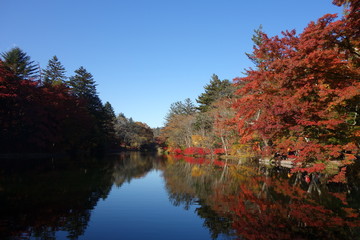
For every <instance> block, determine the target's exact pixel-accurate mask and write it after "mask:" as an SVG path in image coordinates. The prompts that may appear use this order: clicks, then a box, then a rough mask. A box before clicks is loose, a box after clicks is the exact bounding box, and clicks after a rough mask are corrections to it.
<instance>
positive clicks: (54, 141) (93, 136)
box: [0, 48, 153, 154]
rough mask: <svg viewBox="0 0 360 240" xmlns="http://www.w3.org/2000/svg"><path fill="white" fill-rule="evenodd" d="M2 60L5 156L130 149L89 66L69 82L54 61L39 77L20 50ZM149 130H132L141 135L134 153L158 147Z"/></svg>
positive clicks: (0, 122)
mask: <svg viewBox="0 0 360 240" xmlns="http://www.w3.org/2000/svg"><path fill="white" fill-rule="evenodd" d="M2 56H3V59H2V60H0V105H1V106H2V107H1V108H0V127H1V132H0V146H1V147H0V153H11V154H14V153H18V154H19V153H65V152H68V153H90V152H98V151H104V150H109V149H120V148H121V146H122V145H123V144H124V142H123V140H122V139H121V135H122V134H124V133H123V132H121V131H120V130H119V129H116V117H115V113H114V110H113V108H112V106H111V104H110V103H109V102H107V103H106V104H105V105H103V104H102V102H101V100H100V98H99V96H98V93H97V91H96V83H95V80H94V79H93V76H92V74H91V73H89V72H88V71H87V70H86V69H85V68H84V67H80V68H79V69H77V70H76V71H75V75H74V76H72V77H70V78H69V81H66V79H67V77H66V75H65V72H66V71H65V68H64V67H63V65H62V64H61V63H60V61H59V59H58V58H57V57H56V56H54V57H53V58H52V59H51V60H49V64H48V66H47V67H46V69H45V70H43V71H42V76H41V78H38V77H35V76H37V75H36V74H37V73H38V69H37V68H35V65H34V64H33V62H32V61H30V57H29V56H27V55H26V53H24V52H23V51H22V50H21V49H20V48H14V49H12V50H10V51H9V52H5V53H3V54H2ZM14 56H15V57H14ZM143 125H144V124H142V123H136V124H135V126H136V128H135V129H132V130H131V131H136V133H137V139H133V140H132V144H133V145H135V147H133V149H140V148H141V147H144V145H145V143H144V142H146V144H147V145H148V146H150V145H151V143H152V142H153V135H152V130H151V129H150V128H149V127H147V126H146V127H144V126H143ZM144 129H146V131H145V130H144ZM143 138H146V141H145V140H144V139H143ZM148 148H149V147H148Z"/></svg>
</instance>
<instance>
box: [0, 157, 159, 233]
mask: <svg viewBox="0 0 360 240" xmlns="http://www.w3.org/2000/svg"><path fill="white" fill-rule="evenodd" d="M0 164H1V165H0V175H1V176H2V178H1V179H0V189H2V191H0V204H1V208H0V239H7V238H8V237H10V236H20V235H21V234H25V233H26V234H31V236H33V237H37V238H38V239H55V233H56V232H57V231H65V232H67V237H68V238H69V239H78V238H79V237H80V236H81V235H83V234H84V233H85V231H86V228H87V226H88V223H89V220H90V217H91V212H92V209H94V207H95V206H96V205H97V203H98V202H99V200H100V199H105V198H107V196H108V194H109V192H110V190H111V188H112V186H113V183H114V182H115V184H117V185H118V186H121V185H122V183H123V182H125V181H126V182H130V181H131V180H132V179H133V178H139V177H142V176H144V175H146V174H147V173H148V172H149V171H150V170H151V169H153V167H154V166H156V167H161V166H163V163H162V159H159V158H156V157H154V155H150V154H147V155H143V154H141V153H138V152H132V153H122V154H120V155H111V156H108V157H107V158H106V159H103V160H101V159H77V161H74V160H57V159H55V160H53V161H52V160H44V159H42V160H34V161H30V160H27V161H24V162H15V163H13V162H10V161H9V162H7V161H4V160H2V161H1V162H0Z"/></svg>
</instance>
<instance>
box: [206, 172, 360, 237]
mask: <svg viewBox="0 0 360 240" xmlns="http://www.w3.org/2000/svg"><path fill="white" fill-rule="evenodd" d="M265 186H271V190H270V189H267V190H264V189H266V187H265ZM238 187H239V188H238V191H236V193H231V191H229V192H228V193H227V192H226V191H228V190H226V189H228V187H227V186H226V184H224V185H219V186H217V188H216V189H215V191H214V196H213V197H212V198H213V199H214V202H213V208H214V210H215V211H217V212H218V213H219V214H220V215H223V216H226V217H230V218H231V219H232V220H233V228H234V229H235V230H236V232H237V234H238V235H239V236H241V237H244V238H245V239H292V238H298V237H303V238H300V239H307V236H308V233H307V231H308V228H309V227H310V228H311V227H316V229H317V231H316V233H311V234H312V235H311V236H318V237H327V236H328V235H327V234H328V233H327V232H326V228H328V227H339V228H343V227H346V226H351V227H354V226H357V227H359V226H360V221H359V216H358V214H354V211H351V209H343V210H344V213H345V215H346V217H347V218H342V217H340V216H339V215H338V213H336V212H334V211H332V210H331V209H327V208H326V207H324V206H322V205H320V204H318V203H317V202H315V201H314V200H311V199H310V198H308V194H307V191H305V190H303V189H302V188H301V187H300V186H291V185H289V184H288V182H286V180H284V179H283V180H281V179H269V178H267V179H266V177H258V178H248V179H246V181H242V182H241V183H240V185H239V186H238ZM266 191H271V194H269V192H266ZM270 196H271V197H270ZM274 196H276V199H275V198H273V197H274ZM346 211H348V213H346ZM330 236H331V233H329V236H328V237H330Z"/></svg>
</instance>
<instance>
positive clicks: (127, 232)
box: [79, 170, 211, 240]
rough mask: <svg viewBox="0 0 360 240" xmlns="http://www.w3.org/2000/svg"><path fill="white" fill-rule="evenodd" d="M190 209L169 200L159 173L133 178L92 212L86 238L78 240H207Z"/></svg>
mask: <svg viewBox="0 0 360 240" xmlns="http://www.w3.org/2000/svg"><path fill="white" fill-rule="evenodd" d="M194 211H195V207H194V206H192V207H191V208H190V209H189V210H188V211H184V209H183V208H182V207H175V206H173V205H172V204H171V203H170V202H169V199H168V194H167V192H166V190H165V187H164V179H163V178H162V177H161V171H156V170H152V171H151V172H149V173H148V174H147V175H146V176H145V177H143V178H140V179H132V180H131V182H130V183H124V184H123V185H122V186H121V188H117V187H116V186H115V185H114V186H113V188H112V190H111V192H110V194H109V196H108V197H107V199H105V200H100V201H99V202H98V204H97V206H96V208H95V210H93V212H92V215H91V219H90V222H89V225H88V228H87V229H86V232H85V235H84V236H81V237H80V238H79V239H86V240H88V239H210V238H211V237H210V235H209V231H208V229H206V228H203V227H202V224H203V220H202V219H200V218H199V217H198V216H197V215H196V213H195V212H194Z"/></svg>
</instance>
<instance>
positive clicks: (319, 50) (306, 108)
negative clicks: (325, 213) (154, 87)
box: [160, 0, 360, 178]
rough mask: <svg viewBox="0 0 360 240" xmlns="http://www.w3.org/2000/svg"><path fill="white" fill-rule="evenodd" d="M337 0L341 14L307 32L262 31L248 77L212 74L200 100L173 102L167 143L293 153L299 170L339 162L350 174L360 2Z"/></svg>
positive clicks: (356, 121) (359, 72)
mask: <svg viewBox="0 0 360 240" xmlns="http://www.w3.org/2000/svg"><path fill="white" fill-rule="evenodd" d="M333 3H334V4H336V5H337V6H344V14H343V15H342V16H341V17H338V16H337V15H336V14H326V15H324V16H323V17H321V18H319V19H318V20H317V21H316V22H310V23H309V24H308V26H307V27H306V28H305V29H304V30H303V32H302V33H300V34H297V33H296V32H295V30H292V31H285V32H282V35H280V36H274V37H269V36H268V35H267V34H266V33H264V32H263V30H262V29H261V28H259V29H258V30H255V33H254V35H253V38H252V40H253V42H254V51H253V52H252V53H249V54H247V56H248V57H249V58H250V59H251V60H252V62H253V63H254V67H253V68H250V69H247V70H246V75H245V77H241V78H235V79H234V82H233V83H230V82H229V81H228V80H220V79H219V77H218V76H217V75H213V76H212V77H211V80H210V83H209V84H208V85H206V86H205V92H204V93H202V94H201V95H200V96H199V97H198V99H197V100H196V101H197V103H198V106H196V105H195V104H194V103H193V102H191V100H190V99H187V100H185V101H179V102H176V103H174V104H172V105H171V107H170V110H169V113H168V116H167V118H166V125H165V127H164V129H163V130H162V132H161V135H160V139H161V141H162V142H163V144H164V145H165V146H166V147H168V150H169V151H170V152H175V153H184V152H185V153H188V154H191V153H192V154H195V155H196V154H197V153H199V154H200V152H201V151H200V150H199V149H207V150H206V151H204V150H203V151H202V153H204V152H205V153H206V152H207V153H211V152H212V153H214V149H215V150H216V149H218V150H216V151H215V152H222V153H223V154H229V155H235V156H244V155H247V156H251V155H256V156H258V157H273V156H280V157H283V158H288V157H290V158H292V159H294V161H295V163H296V164H297V167H296V168H295V169H293V171H307V172H314V171H322V170H324V169H326V168H327V166H328V165H329V164H330V163H333V162H337V163H338V164H337V166H339V170H340V173H342V174H341V175H339V178H341V176H344V174H345V169H346V165H348V164H351V163H352V162H353V161H354V160H355V159H356V158H357V157H359V147H360V146H359V140H360V117H359V116H360V112H359V104H360V94H359V93H360V82H359V80H360V51H359V49H360V46H359V44H360V17H359V14H360V1H359V0H348V1H345V0H335V1H333ZM219 148H220V149H221V151H220V150H219Z"/></svg>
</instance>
